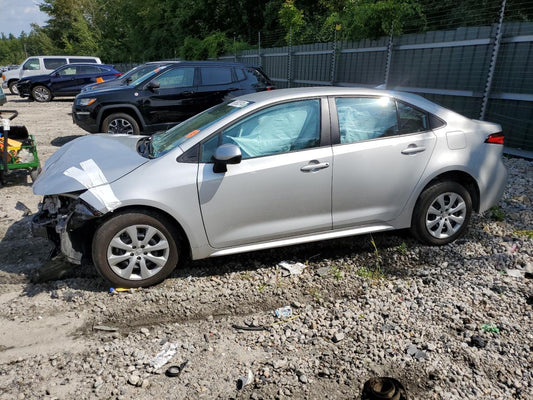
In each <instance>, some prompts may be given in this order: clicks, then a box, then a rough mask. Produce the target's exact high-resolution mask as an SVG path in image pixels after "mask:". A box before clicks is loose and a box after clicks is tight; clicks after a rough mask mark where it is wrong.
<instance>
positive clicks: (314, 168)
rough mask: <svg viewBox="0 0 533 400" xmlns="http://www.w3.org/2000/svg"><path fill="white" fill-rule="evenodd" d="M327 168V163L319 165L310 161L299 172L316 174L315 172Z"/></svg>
mask: <svg viewBox="0 0 533 400" xmlns="http://www.w3.org/2000/svg"><path fill="white" fill-rule="evenodd" d="M328 167H329V163H328V162H324V163H319V162H318V161H316V162H313V161H311V162H310V163H309V164H307V165H304V166H303V167H302V168H300V171H302V172H316V171H319V170H321V169H324V168H328Z"/></svg>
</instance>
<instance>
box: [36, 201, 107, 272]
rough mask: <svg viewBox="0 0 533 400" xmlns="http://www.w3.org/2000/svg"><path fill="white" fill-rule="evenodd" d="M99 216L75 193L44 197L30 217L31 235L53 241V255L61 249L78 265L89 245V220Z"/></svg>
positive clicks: (99, 214)
mask: <svg viewBox="0 0 533 400" xmlns="http://www.w3.org/2000/svg"><path fill="white" fill-rule="evenodd" d="M101 215H102V214H101V213H100V212H98V211H96V210H94V209H92V208H91V207H90V206H89V205H87V204H86V203H84V202H83V201H81V200H80V199H79V196H78V195H61V196H59V195H54V196H45V197H44V199H43V202H42V203H40V204H39V212H38V213H37V214H36V215H35V216H34V217H33V220H32V234H33V236H35V237H44V238H47V239H49V240H50V241H51V242H52V244H53V245H54V249H53V250H52V254H51V256H52V257H53V256H55V255H57V254H58V253H59V252H61V253H62V254H63V255H64V256H65V258H66V259H67V261H69V262H71V263H73V264H78V265H79V264H81V260H82V258H83V257H84V255H85V254H86V253H87V251H86V250H87V249H88V248H90V242H91V239H92V231H93V229H92V226H93V224H91V221H93V220H94V219H96V218H98V217H100V216H101Z"/></svg>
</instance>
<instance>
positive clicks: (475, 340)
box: [468, 335, 487, 349]
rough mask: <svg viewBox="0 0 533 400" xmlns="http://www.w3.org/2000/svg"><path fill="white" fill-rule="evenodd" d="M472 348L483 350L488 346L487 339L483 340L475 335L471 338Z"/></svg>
mask: <svg viewBox="0 0 533 400" xmlns="http://www.w3.org/2000/svg"><path fill="white" fill-rule="evenodd" d="M468 344H469V345H470V346H471V347H477V348H479V349H483V348H485V347H486V346H487V342H486V341H485V339H483V338H482V337H481V336H479V335H474V336H472V337H471V338H470V343H468Z"/></svg>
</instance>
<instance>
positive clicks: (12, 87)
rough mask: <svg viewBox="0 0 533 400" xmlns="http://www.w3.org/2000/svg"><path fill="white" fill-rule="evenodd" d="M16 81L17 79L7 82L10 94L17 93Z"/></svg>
mask: <svg viewBox="0 0 533 400" xmlns="http://www.w3.org/2000/svg"><path fill="white" fill-rule="evenodd" d="M17 82H18V81H11V82H9V83H8V85H7V86H8V87H9V91H10V92H11V94H17V95H18V94H19V90H18V89H17Z"/></svg>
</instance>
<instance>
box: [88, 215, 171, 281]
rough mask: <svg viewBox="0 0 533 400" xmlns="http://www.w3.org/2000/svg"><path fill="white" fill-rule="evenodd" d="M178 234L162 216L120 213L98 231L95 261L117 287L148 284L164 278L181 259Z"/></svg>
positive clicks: (95, 239) (94, 244)
mask: <svg viewBox="0 0 533 400" xmlns="http://www.w3.org/2000/svg"><path fill="white" fill-rule="evenodd" d="M178 237H179V236H178V233H177V231H176V229H174V227H173V226H172V225H171V224H170V223H169V222H167V220H166V219H165V218H162V217H161V216H160V215H158V214H155V213H151V212H148V211H135V212H124V213H119V214H117V215H115V216H113V217H111V218H110V219H109V220H107V221H106V222H105V223H104V224H102V225H101V226H100V227H99V228H98V229H97V231H96V233H95V235H94V238H93V243H92V256H93V261H94V264H95V266H96V268H97V270H98V271H99V272H100V274H101V275H102V276H103V277H104V278H106V279H108V280H109V281H110V282H111V283H112V284H113V285H116V287H126V288H131V287H144V286H151V285H155V284H156V283H159V282H161V281H162V280H164V279H165V278H166V277H167V276H168V275H169V274H170V273H171V272H172V271H173V270H174V268H175V267H176V265H177V264H178V260H179V245H178Z"/></svg>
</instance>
